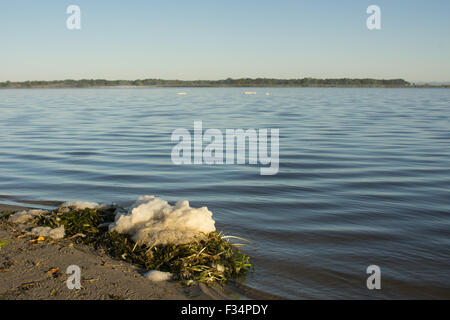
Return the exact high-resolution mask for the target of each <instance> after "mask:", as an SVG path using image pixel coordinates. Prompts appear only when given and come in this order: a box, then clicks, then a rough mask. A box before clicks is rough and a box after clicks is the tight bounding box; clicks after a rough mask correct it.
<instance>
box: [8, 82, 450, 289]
mask: <svg viewBox="0 0 450 320" xmlns="http://www.w3.org/2000/svg"><path fill="white" fill-rule="evenodd" d="M180 90H181V89H169V88H166V89H153V88H152V89H141V88H139V89H138V88H127V89H122V88H120V89H119V88H117V89H42V90H41V89H33V90H1V91H0V134H1V140H0V194H2V195H7V196H12V197H13V198H8V199H6V198H2V199H0V202H4V201H3V200H5V201H10V202H12V201H14V199H29V200H59V201H61V200H62V201H66V200H85V201H100V202H127V201H132V200H135V199H136V198H137V197H138V196H139V195H145V194H147V195H157V196H159V197H161V198H164V199H167V200H169V201H177V200H180V199H187V200H189V201H190V203H191V205H192V206H203V205H206V206H208V208H209V209H210V210H211V211H212V212H213V213H214V218H215V220H216V221H217V226H218V228H219V229H221V230H225V231H226V232H227V233H231V234H234V235H237V236H244V237H245V238H248V239H251V240H252V241H254V242H255V243H256V244H255V245H252V246H249V247H247V248H246V249H245V251H246V252H247V253H248V254H249V255H251V256H252V257H253V258H254V262H255V264H256V272H255V274H254V275H252V276H251V277H250V279H249V280H248V282H247V284H248V285H249V286H251V287H253V288H256V289H259V290H263V291H265V292H267V293H270V294H275V295H280V296H282V297H286V298H370V297H373V298H387V297H397V298H411V297H415V298H419V297H420V298H431V297H446V298H449V297H450V292H449V291H450V276H449V273H448V270H449V269H450V249H449V248H450V216H449V213H450V193H449V191H450V131H449V125H450V122H449V118H450V107H449V101H450V90H445V89H442V90H441V89H337V88H336V89H335V88H329V89H325V88H303V89H300V88H293V89H287V88H263V89H257V90H254V89H252V91H257V94H256V95H244V94H242V93H243V91H246V90H245V89H237V88H236V89H235V88H198V89H193V88H186V89H182V90H183V92H186V93H187V94H186V95H177V92H180ZM266 92H269V93H270V95H266V94H265V93H266ZM194 120H202V121H203V127H204V129H205V130H206V129H208V128H217V129H221V130H224V129H226V128H242V129H247V128H255V129H258V128H280V172H279V173H278V174H277V175H275V176H261V175H259V167H257V166H253V165H252V166H242V165H231V166H230V165H214V166H208V165H190V166H175V165H173V164H172V162H171V158H170V154H171V149H172V147H173V146H174V144H175V143H173V142H171V140H170V137H171V133H172V131H173V130H174V129H177V128H190V129H192V127H193V124H194ZM46 204H48V203H42V205H46ZM371 264H376V265H379V266H380V267H381V272H382V282H381V285H382V289H381V290H379V291H376V292H375V291H369V290H368V289H367V288H366V278H367V276H368V275H367V274H366V268H367V266H369V265H371Z"/></svg>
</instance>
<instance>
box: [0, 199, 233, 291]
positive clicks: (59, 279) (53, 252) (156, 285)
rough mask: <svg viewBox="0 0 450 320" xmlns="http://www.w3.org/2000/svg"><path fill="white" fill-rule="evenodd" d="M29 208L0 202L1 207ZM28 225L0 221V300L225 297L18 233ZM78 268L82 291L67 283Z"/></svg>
mask: <svg viewBox="0 0 450 320" xmlns="http://www.w3.org/2000/svg"><path fill="white" fill-rule="evenodd" d="M21 209H28V208H26V207H20V206H15V205H6V204H0V212H1V211H11V210H21ZM27 227H28V226H26V225H18V226H15V225H14V226H13V225H10V224H8V223H1V224H0V241H2V242H3V243H4V245H2V247H1V249H0V300H4V299H6V300H11V299H12V300H16V299H25V300H35V299H36V300H42V299H56V300H59V299H62V300H72V299H73V300H80V299H81V300H88V299H89V300H91V299H94V300H97V299H107V300H108V299H112V300H114V299H120V300H127V299H132V300H146V299H163V300H185V299H191V300H192V299H194V300H196V299H226V298H227V295H226V294H225V292H224V291H222V289H220V288H212V287H210V286H206V285H204V284H196V285H192V286H189V287H188V286H183V285H181V284H180V283H178V282H175V281H163V282H153V281H151V280H148V279H146V278H144V277H143V273H144V272H145V271H146V270H142V269H140V268H138V267H136V266H134V265H132V264H129V263H126V262H124V261H118V260H114V259H111V258H110V257H108V256H107V255H105V254H102V253H101V252H98V251H96V250H94V249H92V248H91V247H88V246H84V245H80V244H75V243H73V242H72V241H71V240H70V239H64V240H61V241H57V242H54V241H39V242H38V241H33V240H31V238H30V237H23V236H21V234H22V231H23V230H24V229H25V228H27ZM70 265H78V266H79V267H80V268H81V283H82V287H81V289H80V290H76V289H73V290H70V289H68V287H67V279H68V277H69V275H68V274H66V270H67V267H68V266H70Z"/></svg>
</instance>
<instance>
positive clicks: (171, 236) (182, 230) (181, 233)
mask: <svg viewBox="0 0 450 320" xmlns="http://www.w3.org/2000/svg"><path fill="white" fill-rule="evenodd" d="M214 224H215V221H214V220H213V218H212V212H211V211H209V210H208V208H206V207H201V208H198V209H197V208H191V207H190V206H189V202H188V201H186V200H184V201H179V202H177V203H176V204H175V205H174V206H172V205H170V204H169V203H168V202H167V201H165V200H162V199H160V198H157V197H154V196H143V197H139V199H138V201H136V203H135V204H134V205H132V206H131V207H130V208H129V209H128V212H127V213H121V212H118V213H117V214H116V219H115V222H114V223H113V224H112V225H110V227H109V229H110V231H117V232H119V233H122V234H129V235H130V236H131V238H132V239H133V241H135V242H138V243H144V244H146V245H148V246H150V247H153V246H157V245H169V244H186V243H190V242H192V241H194V240H196V239H198V238H201V237H203V236H204V235H205V234H208V233H210V232H214V231H216V228H215V226H214Z"/></svg>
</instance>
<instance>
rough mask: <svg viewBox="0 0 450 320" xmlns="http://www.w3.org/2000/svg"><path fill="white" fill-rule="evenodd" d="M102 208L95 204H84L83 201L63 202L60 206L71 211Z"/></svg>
mask: <svg viewBox="0 0 450 320" xmlns="http://www.w3.org/2000/svg"><path fill="white" fill-rule="evenodd" d="M101 207H103V205H100V204H98V203H97V202H85V201H71V202H65V203H63V204H62V205H61V208H70V209H73V210H83V209H98V208H101Z"/></svg>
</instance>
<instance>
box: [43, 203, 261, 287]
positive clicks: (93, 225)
mask: <svg viewBox="0 0 450 320" xmlns="http://www.w3.org/2000/svg"><path fill="white" fill-rule="evenodd" d="M113 212H114V209H84V210H71V211H67V212H58V211H54V212H52V213H51V214H50V215H46V216H41V217H39V218H38V219H37V224H38V225H41V226H48V227H51V228H56V227H58V226H61V225H64V228H65V230H66V236H68V237H72V236H78V235H80V234H82V236H80V237H76V238H75V241H76V242H78V243H82V244H85V245H89V246H91V247H94V248H95V249H98V250H102V251H104V252H105V253H106V254H108V255H109V256H111V257H113V258H115V259H119V260H123V261H127V262H129V263H132V264H135V265H138V266H140V267H142V268H145V269H147V270H160V271H167V272H171V273H173V274H174V276H175V278H176V279H178V280H180V281H182V282H183V283H185V284H189V283H192V281H193V280H195V281H199V282H220V283H225V282H227V281H228V280H230V279H236V280H237V279H245V276H246V274H247V273H248V272H250V271H252V270H253V265H252V264H251V263H250V261H249V259H250V258H249V257H248V256H247V255H245V254H243V253H242V252H240V251H239V250H238V249H237V248H236V247H235V246H234V245H233V244H231V243H230V242H229V241H227V240H226V239H224V237H223V236H222V235H221V234H219V233H217V232H212V233H209V234H207V235H204V237H201V238H199V239H198V240H197V241H194V242H191V243H188V244H181V245H166V246H155V247H148V246H147V245H145V244H139V243H135V242H134V241H132V240H131V238H130V236H129V235H125V234H119V233H117V232H115V231H113V232H109V231H108V230H107V229H106V228H102V227H101V224H102V223H106V222H112V221H113V220H114V214H113Z"/></svg>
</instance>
